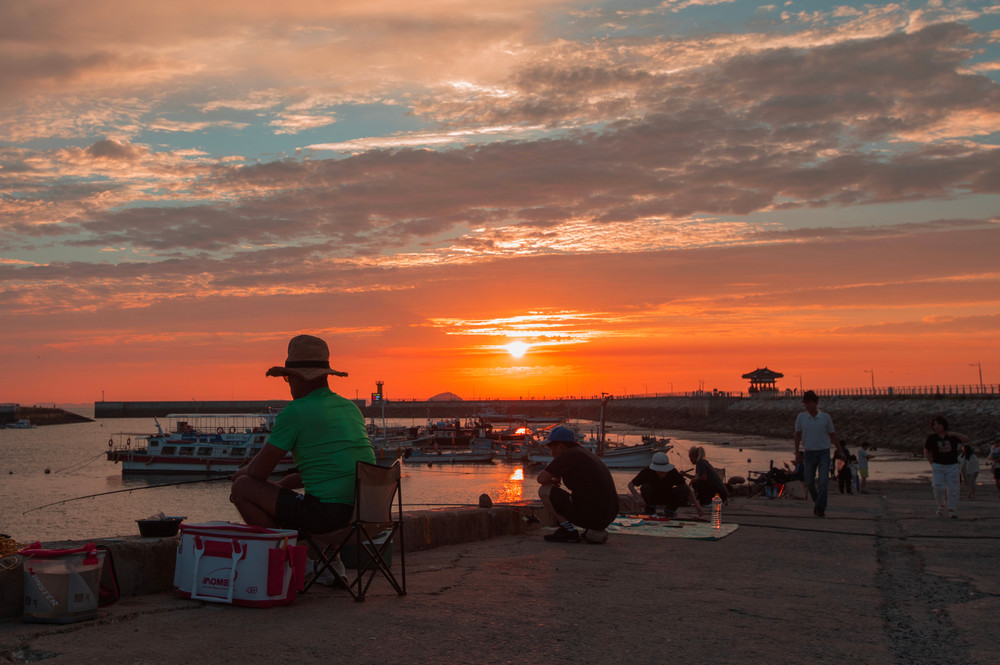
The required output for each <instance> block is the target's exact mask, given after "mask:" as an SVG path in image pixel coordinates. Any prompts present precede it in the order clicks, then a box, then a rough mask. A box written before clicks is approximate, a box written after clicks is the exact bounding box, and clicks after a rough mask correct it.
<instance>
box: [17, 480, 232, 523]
mask: <svg viewBox="0 0 1000 665" xmlns="http://www.w3.org/2000/svg"><path fill="white" fill-rule="evenodd" d="M229 479H230V478H229V476H216V477H214V478H198V479H197V480H181V481H178V482H176V483H160V484H159V485H144V486H142V487H126V488H125V489H120V490H111V491H110V492H98V493H97V494H87V495H86V496H74V497H73V498H71V499H63V500H62V501H53V502H52V503H47V504H45V505H44V506H35V507H34V508H29V509H28V510H26V511H24V512H23V513H21V514H22V515H27V514H28V513H30V512H33V511H35V510H41V509H42V508H50V507H52V506H58V505H61V504H64V503H69V502H70V501H79V500H80V499H93V498H94V497H97V496H107V495H108V494H119V493H120V492H137V491H139V490H151V489H154V488H156V487H176V486H178V485H190V484H191V483H210V482H214V481H217V480H229Z"/></svg>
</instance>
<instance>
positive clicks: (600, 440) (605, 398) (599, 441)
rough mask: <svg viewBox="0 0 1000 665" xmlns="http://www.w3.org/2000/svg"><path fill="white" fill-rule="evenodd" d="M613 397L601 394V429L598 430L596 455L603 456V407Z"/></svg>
mask: <svg viewBox="0 0 1000 665" xmlns="http://www.w3.org/2000/svg"><path fill="white" fill-rule="evenodd" d="M613 399H614V396H612V395H609V394H608V393H604V392H602V393H601V428H600V429H599V430H598V437H597V454H598V455H603V454H604V407H605V405H607V403H608V401H609V400H613Z"/></svg>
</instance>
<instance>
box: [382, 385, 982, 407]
mask: <svg viewBox="0 0 1000 665" xmlns="http://www.w3.org/2000/svg"><path fill="white" fill-rule="evenodd" d="M813 392H815V393H816V394H817V395H820V396H821V397H907V396H924V395H925V396H928V397H937V396H941V397H953V396H957V397H1000V383H986V384H983V385H980V384H978V383H976V384H953V385H926V386H876V387H875V388H870V387H865V388H815V389H813ZM605 395H606V393H605ZM605 395H559V396H555V395H553V396H547V395H542V396H537V395H531V396H527V397H506V398H500V397H477V398H466V399H463V400H462V401H463V402H466V403H475V404H488V403H490V402H561V401H586V400H598V401H599V400H601V399H602V398H603V397H604V396H605ZM801 395H802V391H801V390H799V389H798V388H786V389H784V390H766V391H760V392H756V393H748V392H738V391H728V390H727V391H723V390H711V391H709V390H692V391H686V392H672V393H631V394H622V395H618V394H614V395H613V398H614V399H616V400H623V399H655V398H664V397H736V398H749V397H755V398H768V397H798V396H801ZM386 402H387V403H388V402H394V403H396V404H408V403H425V402H428V400H421V399H412V398H408V399H387V400H386ZM431 403H433V402H431Z"/></svg>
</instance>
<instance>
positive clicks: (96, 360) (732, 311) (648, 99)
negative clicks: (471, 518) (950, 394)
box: [0, 0, 1000, 404]
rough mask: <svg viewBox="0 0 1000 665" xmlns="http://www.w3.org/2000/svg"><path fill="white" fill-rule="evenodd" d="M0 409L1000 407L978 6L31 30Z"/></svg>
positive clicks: (729, 1) (26, 16)
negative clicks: (295, 348) (732, 402)
mask: <svg viewBox="0 0 1000 665" xmlns="http://www.w3.org/2000/svg"><path fill="white" fill-rule="evenodd" d="M17 6H18V9H17V10H16V11H14V10H12V11H8V12H6V13H5V16H4V21H5V26H4V27H5V29H6V34H7V35H13V36H16V38H14V37H12V38H10V39H7V40H4V41H0V53H2V54H3V56H4V62H5V63H6V64H7V65H8V66H6V67H4V68H2V71H0V110H2V113H0V366H2V367H3V370H4V382H3V391H2V394H0V402H18V403H22V404H34V403H39V404H51V403H83V404H86V403H92V402H94V401H98V400H101V399H102V398H103V399H106V400H109V401H117V400H156V399H164V400H166V399H171V400H174V399H183V400H192V399H194V400H210V399H246V400H249V399H269V398H285V397H287V387H286V386H285V384H284V383H283V382H281V381H274V380H271V379H266V378H265V377H264V372H265V370H266V369H267V368H268V367H270V366H271V365H274V364H277V363H280V362H282V361H283V360H284V356H285V348H286V344H287V340H288V339H289V338H290V337H291V336H293V335H295V334H297V333H300V332H308V333H312V334H317V335H320V336H323V337H324V338H326V339H327V340H328V341H329V342H330V344H331V347H332V350H333V366H334V367H335V368H337V369H340V370H343V371H346V372H348V373H349V376H348V377H346V378H337V379H335V380H334V382H333V386H334V388H335V389H336V390H337V391H338V392H341V393H342V394H344V395H346V396H349V397H352V398H354V397H364V396H366V395H369V394H370V393H371V392H372V391H373V390H374V389H375V383H376V381H384V384H385V392H386V395H387V397H388V398H389V399H426V398H428V397H430V396H432V395H436V394H439V393H442V392H446V391H448V392H453V393H455V394H456V395H458V396H460V397H462V398H464V399H471V398H475V397H491V398H519V397H520V398H525V399H532V398H541V397H546V396H548V397H555V396H573V395H576V396H580V395H588V396H589V395H599V394H600V393H602V392H608V393H612V394H616V395H621V394H652V393H667V392H685V391H694V390H699V389H705V390H712V389H718V390H732V391H743V390H746V388H747V387H748V382H747V381H745V380H743V379H741V375H742V374H744V373H747V372H750V371H752V370H754V369H755V368H758V367H764V366H768V367H770V368H772V369H774V370H776V371H779V372H782V373H783V374H784V375H785V377H784V379H781V380H779V382H778V387H779V388H780V389H785V388H796V389H797V388H799V386H800V385H801V386H802V387H804V388H839V387H861V386H870V385H871V382H872V381H873V379H874V381H875V383H876V384H877V385H879V386H915V385H940V384H965V385H971V384H978V382H979V380H980V371H981V373H982V379H983V381H984V382H986V383H998V382H1000V345H998V344H997V339H998V338H1000V269H998V268H997V265H996V254H997V251H996V248H997V247H1000V147H998V140H1000V131H998V130H1000V113H998V111H997V109H1000V14H998V13H997V9H996V7H995V6H994V5H991V4H989V3H986V2H981V1H973V0H956V1H954V2H940V1H939V0H916V1H913V2H910V1H908V0H906V1H903V2H875V3H871V2H864V3H862V2H848V3H840V4H837V5H830V4H829V3H824V2H819V1H818V0H798V1H795V2H787V3H782V4H762V3H751V2H748V1H746V0H725V1H723V0H718V1H716V0H705V1H699V2H690V1H686V0H685V1H681V0H634V1H629V2H624V3H623V2H602V1H588V2H582V1H577V0H568V1H566V2H558V3H556V2H551V1H550V0H512V1H511V2H505V3H499V4H491V5H490V9H489V11H483V6H482V3H479V2H471V1H470V0H454V1H449V2H438V1H434V0H432V1H429V2H423V3H402V2H398V1H397V0H374V1H372V2H366V3H360V4H359V3H355V2H351V3H348V2H343V1H341V0H331V1H330V2H320V3H291V4H287V3H286V4H280V3H279V4H275V3H264V2H259V1H258V0H244V1H242V2H239V3H234V2H228V1H221V2H214V3H204V2H198V3H195V2H191V0H177V1H176V2H172V3H169V4H163V3H135V2H129V3H126V2H122V1H121V0H91V1H88V2H85V3H66V2H59V1H57V0H34V1H33V2H30V3H21V4H18V5H17Z"/></svg>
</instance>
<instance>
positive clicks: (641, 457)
mask: <svg viewBox="0 0 1000 665" xmlns="http://www.w3.org/2000/svg"><path fill="white" fill-rule="evenodd" d="M580 445H581V446H583V447H584V448H587V449H589V450H590V451H591V452H593V453H594V454H595V455H597V457H598V459H600V460H601V461H602V462H604V466H606V467H608V468H609V469H640V468H642V467H646V466H649V465H650V463H651V462H652V461H653V455H655V454H656V453H665V452H667V451H669V450H671V449H672V448H673V446H670V445H662V444H652V443H640V444H638V445H634V446H619V447H617V448H615V447H605V448H604V449H603V451H602V450H600V447H599V446H598V445H597V442H595V441H586V442H584V443H581V444H580ZM528 461H529V462H531V463H532V464H541V465H545V464H548V463H549V462H551V461H552V453H550V452H549V451H548V450H547V449H546V450H535V451H534V452H530V453H528Z"/></svg>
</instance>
